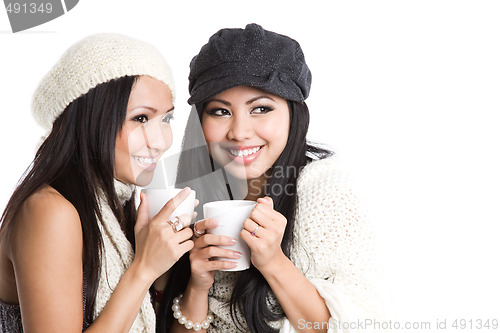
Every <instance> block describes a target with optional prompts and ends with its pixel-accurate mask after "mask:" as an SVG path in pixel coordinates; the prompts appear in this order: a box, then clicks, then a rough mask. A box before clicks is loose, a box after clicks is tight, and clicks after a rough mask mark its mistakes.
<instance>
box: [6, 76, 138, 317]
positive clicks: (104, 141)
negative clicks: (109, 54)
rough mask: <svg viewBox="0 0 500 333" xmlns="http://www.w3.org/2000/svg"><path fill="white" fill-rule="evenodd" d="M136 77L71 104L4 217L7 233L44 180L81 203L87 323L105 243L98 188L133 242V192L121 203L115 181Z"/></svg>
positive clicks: (77, 205) (108, 85) (99, 88)
mask: <svg viewBox="0 0 500 333" xmlns="http://www.w3.org/2000/svg"><path fill="white" fill-rule="evenodd" d="M135 81H136V77H135V76H125V77H122V78H119V79H116V80H112V81H109V82H107V83H103V84H100V85H98V86H96V87H95V88H93V89H91V90H90V91H89V92H88V93H87V94H85V95H83V96H81V97H79V98H78V99H76V100H74V101H73V102H72V103H71V104H70V105H68V106H67V107H66V109H65V110H64V112H63V113H62V114H61V115H60V116H59V117H58V118H57V119H56V120H55V122H54V124H53V127H52V131H51V133H50V135H49V136H48V137H47V139H46V140H45V141H44V142H43V143H42V145H41V146H40V148H39V149H38V151H37V153H36V155H35V158H34V160H33V162H32V163H31V165H30V166H29V168H28V169H27V170H26V171H25V173H24V175H23V177H22V178H21V180H20V183H19V185H18V186H17V188H16V189H15V191H14V193H13V194H12V196H11V198H10V200H9V202H8V203H7V206H6V208H5V210H4V212H3V214H2V218H1V222H2V225H1V228H0V232H1V233H0V236H1V237H2V238H3V237H5V236H7V235H8V231H9V229H10V227H11V225H12V222H13V220H14V217H15V215H16V214H17V212H18V211H19V209H20V208H21V207H22V205H23V203H24V201H25V200H26V199H27V198H28V197H29V196H31V195H32V194H33V193H35V192H36V191H38V190H39V189H41V188H42V187H43V186H45V185H50V186H52V187H53V188H54V189H56V190H57V191H58V192H59V193H60V194H61V195H62V196H64V198H66V199H67V200H68V201H69V202H71V204H72V205H73V206H74V207H75V208H76V210H77V211H78V215H79V217H80V221H81V225H82V233H83V256H84V262H83V271H84V277H83V278H84V281H85V284H86V290H85V292H86V298H85V304H84V306H85V318H84V322H86V323H87V324H90V323H92V321H93V319H92V317H93V313H94V305H95V299H96V294H97V287H98V283H99V274H100V266H101V254H102V244H103V241H102V237H101V233H100V231H99V226H98V221H97V219H98V218H99V219H100V220H101V219H102V217H101V213H100V211H99V206H98V201H97V200H98V198H97V193H98V191H99V190H100V191H103V193H104V196H105V198H106V199H107V202H108V203H109V205H110V207H111V209H112V211H113V213H114V215H115V216H116V218H117V219H118V221H120V223H121V224H122V228H123V230H124V232H125V234H126V235H127V238H128V239H129V241H131V242H132V244H134V242H133V227H134V223H135V215H136V211H135V205H134V200H133V197H134V196H132V199H131V200H129V201H128V202H127V203H126V204H125V206H124V207H122V206H121V205H120V202H119V200H118V197H117V195H116V192H115V189H114V183H113V182H114V152H115V141H116V135H117V133H118V131H119V130H120V129H121V127H122V125H123V122H124V120H125V116H126V113H127V104H128V99H129V96H130V92H131V90H132V87H133V85H134V82H135Z"/></svg>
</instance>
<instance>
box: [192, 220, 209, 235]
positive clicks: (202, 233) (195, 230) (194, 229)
mask: <svg viewBox="0 0 500 333" xmlns="http://www.w3.org/2000/svg"><path fill="white" fill-rule="evenodd" d="M197 223H198V222H196V223H195V224H194V226H193V231H194V234H195V235H196V237H201V236H203V235H204V234H205V233H206V232H207V231H206V230H205V231H203V232H201V231H199V230H198V229H197V228H196V224H197Z"/></svg>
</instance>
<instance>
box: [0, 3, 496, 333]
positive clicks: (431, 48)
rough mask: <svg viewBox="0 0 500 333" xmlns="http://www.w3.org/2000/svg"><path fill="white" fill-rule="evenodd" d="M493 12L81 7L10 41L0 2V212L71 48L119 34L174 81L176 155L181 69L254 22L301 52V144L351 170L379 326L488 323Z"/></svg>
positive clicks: (377, 6)
mask: <svg viewBox="0 0 500 333" xmlns="http://www.w3.org/2000/svg"><path fill="white" fill-rule="evenodd" d="M327 5H328V8H327ZM499 18H500V3H498V2H497V1H472V0H471V1H439V0H434V1H425V0H420V1H402V0H399V1H342V2H333V3H332V4H329V3H327V2H326V1H324V2H321V1H270V0H268V1H247V2H239V1H175V2H173V1H147V0H142V1H124V0H106V1H102V0H80V3H79V4H78V5H77V6H76V7H75V8H74V9H73V10H71V11H70V12H68V13H67V14H66V15H64V16H62V17H60V18H57V19H55V20H54V21H51V22H49V23H46V24H44V25H41V26H38V27H35V28H32V29H30V30H28V31H26V32H22V33H16V34H12V33H11V32H10V26H9V23H8V19H7V14H6V12H5V11H4V10H3V8H0V49H1V50H0V60H1V62H0V68H1V72H0V73H1V78H0V102H1V103H0V112H1V118H0V119H1V121H0V145H1V148H2V154H1V156H2V157H1V164H0V168H1V174H2V177H1V180H0V208H1V209H2V210H3V207H4V206H5V204H6V202H7V200H8V198H9V196H10V193H11V191H12V190H13V188H14V187H15V184H16V181H17V180H18V178H19V177H20V176H21V174H22V172H23V170H24V169H25V168H26V167H27V166H28V164H29V162H30V161H31V159H32V157H33V153H34V147H35V145H36V144H37V142H38V139H39V137H40V135H42V134H43V132H42V130H41V129H40V128H39V127H38V126H37V125H36V124H35V122H34V121H33V120H32V118H31V114H30V102H31V95H32V93H33V91H34V89H35V87H36V85H37V83H38V82H39V80H40V79H41V77H42V76H43V75H44V74H45V73H46V72H47V71H48V70H49V68H50V67H51V66H52V65H53V64H54V63H55V61H56V60H57V58H58V57H59V56H60V55H61V54H62V53H63V51H64V50H65V49H67V48H68V47H69V46H70V45H71V44H73V43H74V42H76V41H78V40H79V39H81V38H82V37H84V36H87V35H89V34H92V33H97V32H119V33H123V34H127V35H130V36H134V37H137V38H139V39H143V40H145V41H148V42H150V43H152V44H154V45H155V46H156V47H157V48H158V49H160V51H161V52H162V53H163V54H164V55H165V57H166V58H167V60H168V62H169V63H170V65H171V67H172V68H173V71H174V78H175V81H176V85H177V100H176V118H177V120H175V125H174V130H175V140H176V141H175V143H176V144H175V145H174V148H173V150H172V151H173V152H175V150H176V149H178V144H179V143H180V138H181V136H182V131H183V128H184V125H185V120H186V116H187V113H188V112H189V110H190V108H189V106H188V105H187V103H186V100H187V98H188V95H187V76H188V69H189V67H188V65H189V61H190V60H191V58H192V57H193V56H194V55H195V54H196V53H197V52H198V51H199V49H200V47H201V46H202V45H203V44H204V43H206V41H207V40H208V38H209V36H210V35H212V34H213V33H215V32H216V31H217V30H218V29H220V28H224V27H244V26H245V25H246V24H247V23H250V22H256V23H259V24H261V25H263V26H264V28H266V29H268V30H273V31H276V32H279V33H282V34H286V35H289V36H291V37H293V38H295V39H296V40H298V41H299V42H300V43H301V45H302V47H303V50H304V53H305V55H306V59H307V61H308V63H309V66H310V68H311V70H312V73H313V85H312V91H311V95H310V98H309V99H308V103H309V107H310V110H311V113H312V116H311V127H310V139H312V140H315V141H319V142H323V143H327V144H329V145H330V146H331V147H333V148H334V150H335V151H336V152H337V153H338V155H339V157H341V159H342V160H343V161H344V162H345V163H346V164H347V165H348V166H349V168H350V169H351V171H352V175H353V178H354V180H355V181H356V183H357V184H358V190H359V192H360V194H361V196H362V198H363V200H364V202H365V205H366V207H367V209H368V212H369V215H370V216H371V220H372V221H373V223H374V224H375V226H376V229H377V236H378V241H379V245H380V250H381V256H382V259H383V261H384V263H385V266H386V272H387V275H388V279H389V281H390V283H391V285H392V290H393V294H394V295H393V297H394V302H395V304H396V310H397V317H394V320H399V321H410V322H421V321H428V322H431V323H432V325H433V328H434V326H435V323H436V320H441V321H442V320H444V319H447V320H448V322H447V326H448V329H449V331H450V332H456V330H452V329H450V328H451V324H452V321H453V320H454V319H473V320H476V319H484V320H485V319H488V318H490V319H493V318H496V319H500V305H499V298H500V287H499V284H500V269H499V264H498V256H499V254H500V245H499V243H500V242H498V238H499V236H500V227H499V224H500V212H499V207H500V205H499V203H500V200H499V199H500V157H499V155H498V152H499V149H498V147H499V145H500V133H499V130H498V129H497V128H498V127H499V126H498V117H497V116H496V115H497V114H499V111H500V98H499V97H500V46H499V42H500V19H499ZM495 258H496V259H495ZM441 331H442V330H441ZM468 331H470V330H468ZM485 331H487V330H485Z"/></svg>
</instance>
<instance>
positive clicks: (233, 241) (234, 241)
mask: <svg viewBox="0 0 500 333" xmlns="http://www.w3.org/2000/svg"><path fill="white" fill-rule="evenodd" d="M227 242H228V243H229V245H234V244H236V243H238V240H237V239H236V238H230V239H228V240H227Z"/></svg>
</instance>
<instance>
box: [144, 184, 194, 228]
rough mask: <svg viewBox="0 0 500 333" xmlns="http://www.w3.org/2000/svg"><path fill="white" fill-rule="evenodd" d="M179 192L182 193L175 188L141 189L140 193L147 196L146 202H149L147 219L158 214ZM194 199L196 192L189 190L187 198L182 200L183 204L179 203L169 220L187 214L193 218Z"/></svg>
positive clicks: (180, 189)
mask: <svg viewBox="0 0 500 333" xmlns="http://www.w3.org/2000/svg"><path fill="white" fill-rule="evenodd" d="M180 191H182V188H175V187H169V188H162V189H156V188H147V189H143V190H142V192H144V193H145V194H146V195H147V196H148V199H149V200H148V201H149V209H148V213H149V219H151V218H153V216H155V215H156V214H158V212H159V211H160V210H161V209H162V208H163V206H165V204H166V203H167V201H169V200H170V199H172V198H173V197H175V196H176V195H177V194H178V193H179V192H180ZM195 197H196V192H195V191H193V190H191V193H189V196H188V197H187V198H186V199H184V201H183V202H181V203H180V205H179V206H177V208H176V209H175V210H174V212H173V213H172V215H170V217H169V220H171V219H173V218H174V217H176V216H180V215H182V214H187V215H189V216H190V217H191V219H192V218H193V212H194V205H195Z"/></svg>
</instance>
